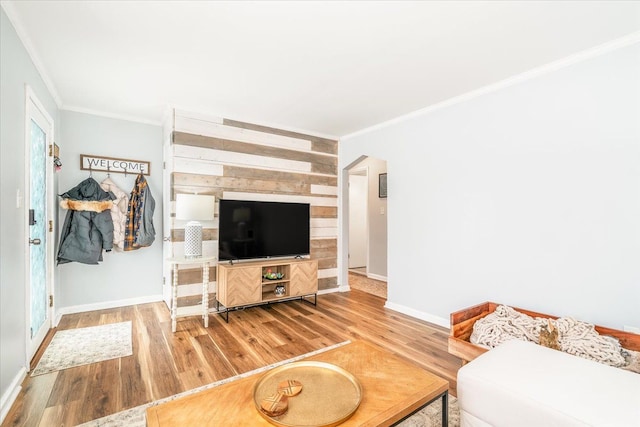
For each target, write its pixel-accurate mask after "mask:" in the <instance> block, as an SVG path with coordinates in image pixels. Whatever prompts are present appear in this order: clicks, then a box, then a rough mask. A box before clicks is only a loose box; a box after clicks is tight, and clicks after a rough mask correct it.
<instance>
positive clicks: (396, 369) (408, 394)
mask: <svg viewBox="0 0 640 427" xmlns="http://www.w3.org/2000/svg"><path fill="white" fill-rule="evenodd" d="M304 360H316V361H321V362H327V363H332V364H334V365H337V366H339V367H341V368H343V369H345V370H347V371H348V372H351V373H352V374H353V375H354V376H355V377H356V378H357V379H358V381H359V382H360V384H361V385H362V402H361V403H360V406H359V407H358V409H357V410H356V412H355V413H354V414H353V416H352V417H351V418H349V419H348V420H346V421H345V422H344V423H343V424H341V425H343V426H389V425H392V424H395V423H397V422H398V421H401V420H403V419H405V418H407V417H408V416H410V415H411V414H413V413H414V412H416V411H418V410H419V409H422V408H423V407H425V406H427V405H429V404H431V403H432V402H434V401H436V400H438V399H442V408H443V411H442V425H443V426H446V425H447V416H448V412H447V408H448V406H447V404H448V390H449V383H448V382H447V381H446V380H444V379H442V378H440V377H437V376H435V375H433V374H432V373H430V372H428V371H425V370H424V369H422V368H420V367H418V366H416V365H413V364H411V363H409V362H407V361H405V360H403V359H401V358H399V357H397V356H395V355H393V354H392V353H390V352H388V351H386V350H383V349H381V348H379V347H376V346H374V345H372V344H369V343H367V342H364V341H355V342H352V343H350V344H347V345H344V346H341V347H338V348H336V349H333V350H330V351H327V352H324V353H320V354H317V355H315V356H311V357H309V358H306V359H304ZM263 375H264V373H259V374H255V375H252V376H249V377H246V378H242V379H239V380H236V381H232V382H230V383H227V384H224V385H221V386H218V387H214V388H211V389H209V390H205V391H201V392H199V393H196V394H193V395H190V396H186V397H183V398H180V399H176V400H172V401H170V402H167V403H164V404H161V405H158V406H154V407H151V408H148V409H147V426H150V427H160V426H162V427H168V426H206V425H229V426H265V427H267V426H271V425H272V424H270V423H269V422H268V421H266V420H265V419H264V418H262V416H261V415H260V414H259V413H258V411H257V410H256V407H255V405H254V402H253V388H254V385H255V383H256V382H257V381H258V380H259V379H260V378H261V377H262V376H263Z"/></svg>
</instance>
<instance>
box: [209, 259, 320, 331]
mask: <svg viewBox="0 0 640 427" xmlns="http://www.w3.org/2000/svg"><path fill="white" fill-rule="evenodd" d="M269 272H271V273H274V274H276V275H282V277H280V278H277V279H273V280H272V279H269V278H267V277H265V275H266V274H267V273H269ZM217 274H218V279H217V283H218V291H217V292H216V307H217V309H218V313H220V314H221V315H225V316H226V321H227V322H228V321H229V311H233V310H237V309H240V308H246V307H250V306H254V305H260V304H269V303H273V302H282V301H286V300H292V299H301V300H304V301H308V302H309V299H308V298H310V297H312V296H313V297H314V298H313V304H314V305H315V304H316V303H317V294H318V262H317V260H312V259H280V260H273V259H265V260H260V261H252V262H242V263H236V264H224V263H221V264H218V268H217ZM276 287H284V290H282V289H280V292H278V293H276ZM221 306H222V307H221Z"/></svg>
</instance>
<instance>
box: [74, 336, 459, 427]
mask: <svg viewBox="0 0 640 427" xmlns="http://www.w3.org/2000/svg"><path fill="white" fill-rule="evenodd" d="M349 343H350V341H345V342H342V343H339V344H335V345H332V346H329V347H326V348H323V349H320V350H317V351H313V352H311V353H307V354H303V355H301V356H298V357H294V358H291V359H288V360H283V361H282V362H278V363H274V364H273V365H269V366H265V367H263V368H259V369H255V370H253V371H249V372H245V373H244V374H240V375H236V376H234V377H231V378H226V379H224V380H220V381H216V382H214V383H211V384H207V385H204V386H202V387H198V388H194V389H192V390H187V391H185V392H183V393H179V394H175V395H173V396H169V397H166V398H164V399H160V400H156V401H154V402H150V403H147V404H144V405H140V406H136V407H135V408H131V409H127V410H125V411H122V412H118V413H116V414H113V415H108V416H106V417H103V418H98V419H97V420H93V421H89V422H87V423H84V424H81V425H80V426H78V427H125V426H126V427H145V426H146V425H147V420H146V410H147V408H150V407H152V406H157V405H160V404H162V403H166V402H169V401H172V400H175V399H179V398H181V397H185V396H189V395H191V394H195V393H199V392H201V391H203V390H208V389H210V388H213V387H218V386H220V385H223V384H226V383H229V382H231V381H235V380H237V379H240V378H245V377H248V376H250V375H254V374H257V373H260V372H265V371H268V370H269V369H273V368H275V367H277V366H281V365H284V364H286V363H290V362H295V361H297V360H300V359H304V358H306V357H309V356H313V355H315V354H319V353H323V352H325V351H328V350H332V349H334V348H337V347H341V346H343V345H346V344H349ZM441 406H442V403H441V400H438V401H436V402H434V403H432V404H431V405H429V406H427V407H426V408H424V409H423V410H421V411H420V412H418V413H416V414H414V415H413V416H411V417H410V418H408V419H406V420H405V421H403V422H402V423H401V424H399V426H402V427H437V426H440V424H441V423H440V420H441V419H442V418H441ZM459 420H460V415H459V411H458V402H457V400H456V398H455V397H452V396H451V397H449V427H458V426H459V425H460V421H459Z"/></svg>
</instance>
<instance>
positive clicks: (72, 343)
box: [31, 321, 133, 377]
mask: <svg viewBox="0 0 640 427" xmlns="http://www.w3.org/2000/svg"><path fill="white" fill-rule="evenodd" d="M132 354H133V349H132V344H131V321H129V322H121V323H111V324H108V325H100V326H92V327H89V328H78V329H66V330H63V331H57V332H56V334H55V335H54V336H53V339H52V340H51V343H50V344H49V346H48V347H47V349H46V350H45V352H44V354H43V355H42V358H40V361H39V362H38V366H36V368H35V369H34V370H33V372H32V373H31V376H32V377H35V376H37V375H43V374H48V373H49V372H54V371H60V370H63V369H68V368H73V367H75V366H81V365H88V364H90V363H96V362H102V361H103V360H109V359H116V358H118V357H125V356H131V355H132Z"/></svg>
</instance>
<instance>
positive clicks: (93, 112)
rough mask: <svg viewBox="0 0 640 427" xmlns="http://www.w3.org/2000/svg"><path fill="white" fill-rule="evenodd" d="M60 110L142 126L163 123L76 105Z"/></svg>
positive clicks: (65, 106)
mask: <svg viewBox="0 0 640 427" xmlns="http://www.w3.org/2000/svg"><path fill="white" fill-rule="evenodd" d="M60 109H61V110H62V111H72V112H74V113H83V114H91V115H92V116H98V117H105V118H108V119H116V120H125V121H127V122H135V123H141V124H144V125H151V126H160V127H162V126H163V125H164V122H162V121H157V120H149V119H143V118H141V117H137V116H130V115H127V114H116V113H109V112H106V111H99V110H92V109H90V108H85V107H80V106H76V105H63V106H62V107H60Z"/></svg>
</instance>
